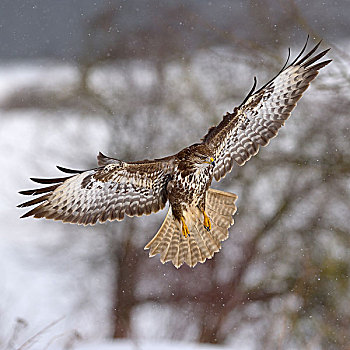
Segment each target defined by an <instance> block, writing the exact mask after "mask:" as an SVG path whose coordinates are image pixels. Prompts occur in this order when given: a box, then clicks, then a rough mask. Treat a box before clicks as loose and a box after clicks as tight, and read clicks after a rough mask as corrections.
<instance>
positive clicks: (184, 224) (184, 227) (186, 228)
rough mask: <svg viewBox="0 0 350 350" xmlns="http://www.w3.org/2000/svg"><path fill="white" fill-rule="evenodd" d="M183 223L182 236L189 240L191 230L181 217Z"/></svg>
mask: <svg viewBox="0 0 350 350" xmlns="http://www.w3.org/2000/svg"><path fill="white" fill-rule="evenodd" d="M181 222H182V234H183V235H184V237H185V238H187V237H189V235H190V230H189V229H188V227H187V225H186V222H185V219H184V217H183V216H181Z"/></svg>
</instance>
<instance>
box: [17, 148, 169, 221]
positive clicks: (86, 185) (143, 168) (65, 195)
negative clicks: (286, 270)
mask: <svg viewBox="0 0 350 350" xmlns="http://www.w3.org/2000/svg"><path fill="white" fill-rule="evenodd" d="M98 163H99V165H100V167H98V168H96V169H92V170H87V171H77V170H70V169H65V168H62V167H58V168H59V169H60V170H61V171H63V172H65V173H69V174H72V175H70V176H67V177H63V178H57V179H32V180H33V181H34V182H38V183H40V184H50V186H48V187H44V188H39V189H35V190H27V191H21V192H20V193H21V194H24V195H39V194H40V195H41V196H40V197H37V198H35V199H33V200H30V201H28V202H25V203H23V204H20V205H19V207H21V208H22V207H28V206H32V205H37V206H36V207H35V208H33V209H32V210H30V211H29V212H27V213H26V214H24V215H23V216H22V218H24V217H28V216H33V217H35V218H46V219H54V220H62V221H63V222H70V223H77V224H83V225H89V224H90V225H94V224H96V222H97V221H99V222H101V223H103V222H105V221H106V220H109V221H113V220H123V218H124V215H128V216H136V215H137V216H140V215H143V214H146V215H149V214H151V213H154V212H157V211H158V210H160V209H163V208H164V206H165V203H166V202H167V190H166V186H167V183H168V181H169V180H170V178H171V174H172V172H173V166H174V165H173V158H172V157H167V158H163V159H159V160H154V161H143V162H136V163H125V162H122V161H119V160H117V159H114V158H109V157H106V156H104V155H103V154H102V153H100V154H99V155H98Z"/></svg>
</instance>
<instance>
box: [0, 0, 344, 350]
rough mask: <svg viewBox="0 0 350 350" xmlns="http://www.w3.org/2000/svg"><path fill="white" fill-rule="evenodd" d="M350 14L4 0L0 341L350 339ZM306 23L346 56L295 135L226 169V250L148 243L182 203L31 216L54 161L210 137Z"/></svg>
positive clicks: (296, 342) (303, 108)
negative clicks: (102, 216) (207, 256)
mask: <svg viewBox="0 0 350 350" xmlns="http://www.w3.org/2000/svg"><path fill="white" fill-rule="evenodd" d="M349 13H350V2H349V1H347V0H338V1H334V0H324V1H310V2H307V1H300V0H294V1H293V0H291V1H282V0H281V1H275V0H260V1H228V0H215V1H214V0H213V1H198V0H197V1H194V0H179V1H171V0H159V1H152V0H144V1H141V0H138V1H137V0H128V1H121V0H119V1H117V0H116V1H112V0H110V1H105V0H101V1H96V0H95V1H93V0H70V1H68V0H61V1H56V0H42V1H31V0H28V1H23V0H22V1H20V0H12V1H10V0H3V1H1V3H0V43H1V45H0V60H1V61H0V108H1V115H0V120H1V123H0V145H1V146H0V147H1V154H0V164H1V172H0V174H1V175H0V176H1V178H0V179H1V187H2V189H1V201H0V219H1V229H0V241H1V243H0V257H1V258H0V280H1V288H0V348H1V349H7V350H10V349H11V350H12V349H107V348H108V349H124V348H126V349H131V348H140V349H151V348H152V349H153V348H156V349H158V348H159V349H167V348H169V349H177V348H178V347H179V344H181V347H183V348H189V349H190V348H191V349H192V348H195V349H213V348H215V349H216V348H220V347H217V346H219V345H225V346H226V347H227V348H229V349H349V348H350V331H349V329H350V285H349V273H350V251H349V248H350V230H349V227H350V194H349V186H350V178H349V173H350V148H349V142H350V137H349V127H350V122H349V109H350V92H349V87H350V84H349V83H350V69H349V64H350V55H349V49H350V38H349V35H350V19H349ZM307 34H310V36H311V40H310V41H311V43H310V47H311V46H312V44H314V43H315V42H316V41H317V40H319V39H323V44H322V48H326V47H331V48H332V50H331V52H330V53H329V57H330V58H332V59H333V60H334V61H333V63H332V64H331V65H330V66H328V67H327V68H326V69H324V70H322V72H321V74H320V76H319V78H318V79H317V80H316V82H315V83H314V84H313V85H312V88H311V89H310V90H308V91H307V93H306V95H305V96H304V98H303V99H302V100H301V101H300V102H299V105H298V108H297V109H296V111H295V112H294V114H293V117H292V118H291V119H290V120H289V121H288V123H287V126H286V127H285V128H283V130H281V132H280V134H279V137H278V138H277V139H275V140H273V141H272V143H271V144H270V146H269V147H268V148H265V149H263V150H261V151H260V153H259V155H258V156H256V157H254V158H253V159H252V160H251V161H250V162H248V163H247V164H246V165H245V166H244V167H243V168H239V167H238V166H236V167H235V168H234V170H233V171H232V173H231V174H230V175H229V176H227V177H226V178H225V179H224V181H222V182H220V183H214V187H216V188H219V189H224V190H227V191H231V192H234V193H237V194H238V196H239V201H238V212H237V214H236V217H235V219H236V222H235V225H234V226H233V227H232V228H231V230H230V238H229V240H228V241H226V242H225V243H224V244H223V249H222V251H221V252H220V253H219V254H216V255H215V257H214V259H212V260H210V261H207V262H206V263H205V264H204V265H200V266H197V267H196V268H194V269H190V268H188V267H186V266H184V267H182V268H180V269H179V270H176V269H175V268H174V267H173V266H172V265H170V264H167V265H165V266H164V265H161V264H160V262H159V258H158V257H156V258H152V259H149V258H148V253H147V252H146V251H144V250H143V246H144V245H145V244H146V243H147V242H148V241H149V240H150V239H151V237H152V236H153V234H154V233H155V232H156V231H157V229H158V228H159V225H160V224H161V222H162V220H163V217H164V215H165V211H163V212H161V213H159V214H156V215H153V216H150V217H144V218H134V219H127V220H125V221H123V222H120V223H118V222H114V223H109V224H106V225H97V226H96V227H78V226H73V225H69V224H65V225H64V224H62V223H58V222H51V221H44V220H33V219H26V220H20V219H19V216H20V215H21V214H23V211H22V210H20V209H16V204H18V203H20V202H21V201H23V200H24V199H25V198H22V196H20V195H18V194H17V192H18V191H19V190H22V189H29V188H32V187H33V183H31V181H30V180H29V177H30V176H33V177H50V176H54V177H56V176H58V175H59V172H58V170H57V169H56V168H55V165H62V166H65V167H70V168H78V169H87V168H91V167H94V166H95V165H96V158H95V157H96V155H97V153H98V151H102V152H104V153H106V154H108V155H110V156H114V157H117V158H120V159H123V160H139V159H145V158H154V157H161V156H165V155H169V154H172V153H175V152H177V151H179V150H180V149H181V148H183V147H185V146H187V145H189V144H190V143H193V142H196V141H198V140H199V138H200V137H202V136H203V135H204V134H205V133H206V130H207V129H208V127H209V126H211V125H212V124H214V123H218V122H219V121H220V120H221V118H222V115H223V114H224V113H225V112H226V111H231V110H232V109H233V107H234V106H237V105H238V104H239V103H240V102H241V101H242V99H243V98H244V96H245V94H246V93H247V92H248V91H249V89H250V87H251V85H252V82H253V76H254V75H256V76H257V77H258V81H260V83H261V84H263V82H265V81H266V80H267V79H269V78H270V77H272V76H273V75H274V74H275V73H276V72H277V71H278V70H279V68H280V67H281V65H283V62H284V60H285V59H286V56H287V48H288V47H291V49H292V55H294V56H295V55H297V53H298V52H299V50H300V49H301V47H302V46H303V44H304V42H305V39H306V36H307ZM122 338H125V339H122ZM121 339H122V340H121ZM179 342H180V343H179ZM196 343H216V344H219V345H217V346H213V345H208V344H207V345H197V344H196ZM157 345H158V347H157Z"/></svg>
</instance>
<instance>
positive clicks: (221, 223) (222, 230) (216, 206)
mask: <svg viewBox="0 0 350 350" xmlns="http://www.w3.org/2000/svg"><path fill="white" fill-rule="evenodd" d="M236 200H237V196H236V195H235V194H233V193H229V192H223V191H219V190H214V189H211V188H210V189H209V190H208V192H207V198H206V210H205V211H206V213H207V215H208V216H209V218H210V221H211V230H210V231H209V232H208V231H207V230H206V229H205V228H204V225H203V222H204V217H203V213H202V212H201V211H200V210H199V209H198V208H197V207H192V208H190V209H189V210H188V211H187V212H186V213H184V217H185V222H186V224H187V226H188V228H189V230H190V236H189V237H187V238H185V237H184V236H183V234H182V230H181V223H180V222H178V221H177V220H175V218H174V217H173V214H172V211H171V208H169V211H168V213H167V216H166V217H165V220H164V221H163V224H162V226H161V227H160V229H159V231H158V232H157V234H156V235H155V236H154V237H153V239H152V240H151V241H150V242H149V243H148V244H147V245H146V246H145V249H150V252H149V256H150V257H152V256H154V255H156V254H160V261H161V262H162V263H163V264H164V263H166V262H167V261H171V262H172V263H173V264H174V266H175V267H176V268H179V267H180V266H181V265H182V264H183V263H186V264H187V265H188V266H191V267H194V266H196V264H197V263H198V262H200V263H203V262H204V261H205V260H206V259H211V258H212V257H213V255H214V254H215V253H216V252H218V251H219V250H220V248H221V242H222V241H224V240H226V239H227V238H228V235H229V232H228V229H229V227H230V226H231V225H233V223H234V221H233V217H232V216H233V215H234V214H235V212H236V209H237V208H236V205H235V201H236Z"/></svg>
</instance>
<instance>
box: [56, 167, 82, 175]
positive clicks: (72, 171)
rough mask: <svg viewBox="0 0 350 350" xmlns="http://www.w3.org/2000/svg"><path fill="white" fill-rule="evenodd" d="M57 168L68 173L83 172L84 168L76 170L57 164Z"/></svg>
mask: <svg viewBox="0 0 350 350" xmlns="http://www.w3.org/2000/svg"><path fill="white" fill-rule="evenodd" d="M56 168H57V169H58V170H60V171H62V172H63V173H66V174H81V173H83V172H84V170H74V169H69V168H64V167H63V166H60V165H56Z"/></svg>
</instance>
